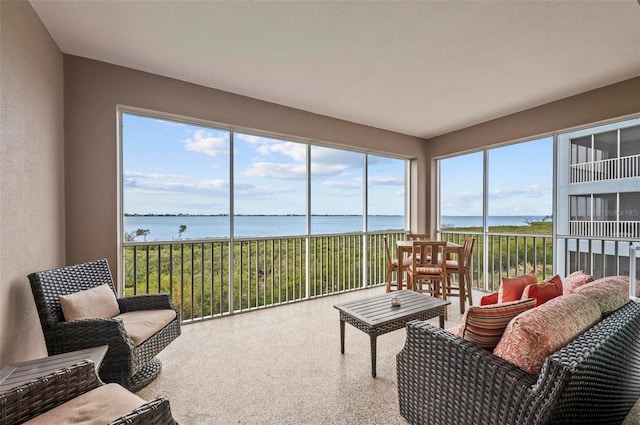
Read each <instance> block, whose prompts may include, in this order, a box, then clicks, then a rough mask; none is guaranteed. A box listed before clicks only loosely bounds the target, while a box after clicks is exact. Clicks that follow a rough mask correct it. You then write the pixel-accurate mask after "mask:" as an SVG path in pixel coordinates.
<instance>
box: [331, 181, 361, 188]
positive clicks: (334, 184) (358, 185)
mask: <svg viewBox="0 0 640 425" xmlns="http://www.w3.org/2000/svg"><path fill="white" fill-rule="evenodd" d="M322 184H323V185H325V186H328V187H333V188H336V189H361V188H362V182H360V181H357V179H356V180H354V181H350V182H347V181H336V180H327V181H325V182H324V183H322Z"/></svg>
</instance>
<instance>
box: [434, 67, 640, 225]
mask: <svg viewBox="0 0 640 425" xmlns="http://www.w3.org/2000/svg"><path fill="white" fill-rule="evenodd" d="M638 113H640V77H636V78H632V79H630V80H626V81H623V82H620V83H617V84H612V85H610V86H606V87H603V88H600V89H597V90H592V91H589V92H586V93H582V94H579V95H577V96H572V97H568V98H565V99H562V100H559V101H557V102H552V103H548V104H546V105H542V106H539V107H536V108H532V109H528V110H526V111H522V112H518V113H515V114H512V115H508V116H505V117H502V118H499V119H496V120H492V121H487V122H485V123H482V124H478V125H475V126H472V127H468V128H465V129H462V130H459V131H454V132H452V133H448V134H445V135H442V136H439V137H435V138H433V139H429V140H427V142H426V155H427V162H426V164H425V166H424V167H423V168H425V169H428V172H427V179H428V181H427V187H428V188H430V190H429V196H426V197H425V198H424V199H423V201H424V202H425V204H424V205H425V206H427V208H424V209H425V210H426V212H427V224H426V227H427V228H428V229H429V230H430V231H431V232H434V231H435V229H436V226H437V223H436V220H435V217H436V208H437V205H436V167H435V161H436V159H437V158H439V157H443V156H447V155H452V154H456V153H461V152H468V151H477V150H478V149H481V148H483V147H487V146H491V145H499V144H504V143H506V142H513V141H518V140H522V139H532V138H534V137H537V136H544V135H549V134H553V133H557V132H562V131H564V130H567V129H570V128H575V127H581V126H585V125H588V124H593V123H597V122H602V121H608V120H615V119H620V118H621V117H625V116H629V115H633V114H638Z"/></svg>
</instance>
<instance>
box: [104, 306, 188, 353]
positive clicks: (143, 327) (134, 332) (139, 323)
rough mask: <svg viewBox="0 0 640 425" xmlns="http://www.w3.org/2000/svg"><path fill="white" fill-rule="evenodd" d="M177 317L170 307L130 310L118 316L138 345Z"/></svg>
mask: <svg viewBox="0 0 640 425" xmlns="http://www.w3.org/2000/svg"><path fill="white" fill-rule="evenodd" d="M175 317H176V312H175V311H173V310H170V309H165V310H140V311H130V312H127V313H122V314H118V315H117V316H116V318H119V319H122V321H123V322H124V329H125V330H126V331H127V334H129V336H130V337H131V339H132V340H133V342H134V343H135V344H136V347H137V346H138V345H140V344H142V343H143V342H145V341H146V340H147V339H149V338H150V337H151V336H153V335H155V334H156V333H157V332H158V331H160V330H161V329H162V328H164V327H165V326H167V325H168V324H169V323H170V322H171V321H172V320H173V319H175Z"/></svg>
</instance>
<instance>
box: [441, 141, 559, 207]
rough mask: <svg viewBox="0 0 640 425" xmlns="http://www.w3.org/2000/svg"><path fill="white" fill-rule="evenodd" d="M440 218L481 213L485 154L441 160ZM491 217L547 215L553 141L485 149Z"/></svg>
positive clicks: (551, 194) (551, 190) (551, 197)
mask: <svg viewBox="0 0 640 425" xmlns="http://www.w3.org/2000/svg"><path fill="white" fill-rule="evenodd" d="M440 173H441V178H442V182H443V183H442V190H441V199H440V202H441V215H443V216H451V215H472V216H476V215H480V216H481V215H482V202H483V201H482V199H483V197H482V185H483V153H482V152H474V153H471V154H467V155H462V156H457V157H454V158H448V159H445V160H443V161H441V168H440ZM488 185H489V187H488V198H489V200H488V203H489V205H488V210H489V215H490V216H492V215H541V216H544V215H548V214H551V211H552V201H553V139H552V138H551V137H547V138H544V139H539V140H534V141H530V142H524V143H518V144H514V145H509V146H504V147H500V148H494V149H490V150H489V151H488Z"/></svg>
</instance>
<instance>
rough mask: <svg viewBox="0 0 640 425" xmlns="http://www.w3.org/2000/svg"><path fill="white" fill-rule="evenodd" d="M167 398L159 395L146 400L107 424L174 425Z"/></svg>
mask: <svg viewBox="0 0 640 425" xmlns="http://www.w3.org/2000/svg"><path fill="white" fill-rule="evenodd" d="M174 424H177V422H176V421H175V420H174V419H173V416H171V407H170V406H169V400H167V399H166V398H164V397H162V396H160V397H157V398H155V399H153V400H151V401H148V402H146V403H145V404H143V405H142V406H140V407H138V408H137V409H135V410H132V411H131V413H128V414H126V415H124V416H122V417H120V418H118V419H116V420H115V421H113V422H111V423H110V424H109V425H174Z"/></svg>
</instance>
